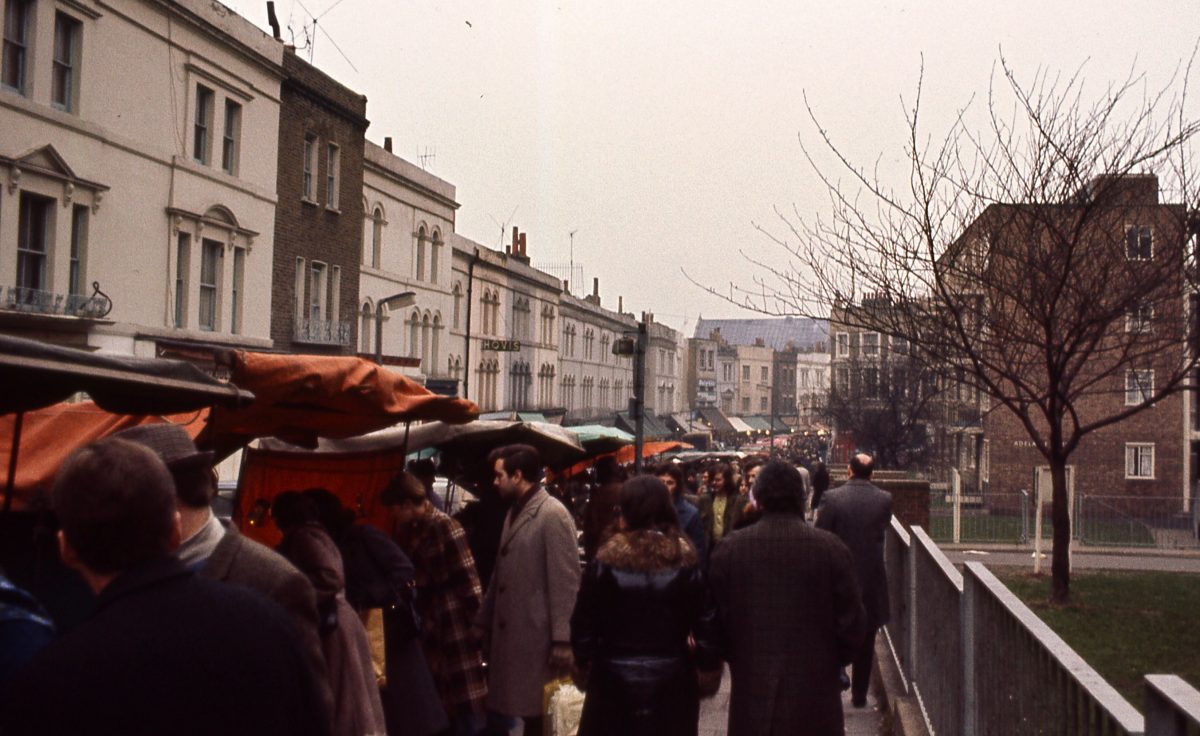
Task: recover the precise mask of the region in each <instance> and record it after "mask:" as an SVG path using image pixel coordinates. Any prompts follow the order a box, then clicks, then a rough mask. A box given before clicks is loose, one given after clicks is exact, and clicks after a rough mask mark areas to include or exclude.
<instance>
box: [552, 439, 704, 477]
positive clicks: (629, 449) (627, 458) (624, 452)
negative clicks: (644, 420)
mask: <svg viewBox="0 0 1200 736" xmlns="http://www.w3.org/2000/svg"><path fill="white" fill-rule="evenodd" d="M690 449H692V446H691V445H689V444H688V443H686V442H677V441H671V442H647V443H645V444H644V445H642V457H643V458H647V457H654V456H656V455H661V454H663V453H664V452H671V451H672V450H690ZM635 453H636V450H635V448H634V446H633V445H626V446H624V447H622V448H621V449H619V450H617V451H615V452H606V453H604V454H602V455H596V456H595V457H589V458H588V459H587V460H584V461H583V462H579V463H575V464H574V465H572V466H571V467H570V468H568V469H566V470H564V471H563V472H562V473H561V474H560V475H561V476H562V477H564V478H570V477H571V476H573V475H578V474H579V473H582V472H583V471H585V470H587V469H588V468H590V467H592V466H593V465H595V464H596V463H597V462H598V461H599V460H600V458H602V457H611V458H615V459H616V461H617V462H618V463H620V464H621V465H627V464H629V463H631V462H633V459H634V455H635Z"/></svg>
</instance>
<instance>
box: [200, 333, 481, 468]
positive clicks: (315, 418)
mask: <svg viewBox="0 0 1200 736" xmlns="http://www.w3.org/2000/svg"><path fill="white" fill-rule="evenodd" d="M232 361H233V365H232V367H231V376H230V380H231V381H232V382H233V383H234V384H236V385H237V386H238V388H241V389H243V390H246V391H250V392H253V394H254V397H255V398H254V403H253V404H251V405H250V406H247V407H244V408H224V407H220V408H214V409H213V412H212V416H211V418H210V420H209V425H208V427H207V429H205V431H204V432H203V433H202V434H201V436H200V439H199V443H200V444H201V445H202V446H205V447H211V448H214V449H216V450H217V451H218V453H219V454H225V453H228V452H231V451H232V450H234V449H236V448H238V447H241V446H243V445H245V444H247V443H248V442H249V441H250V440H252V439H254V438H256V437H278V438H279V439H282V440H284V441H286V442H290V443H292V444H294V445H299V446H302V447H315V446H316V444H317V438H319V437H331V438H345V437H354V436H357V435H360V434H366V433H367V432H373V431H375V430H377V429H383V428H384V427H390V426H392V425H393V424H396V423H398V422H404V421H415V420H435V419H436V420H441V421H443V422H449V423H452V424H457V423H462V422H469V421H470V420H472V419H474V418H475V417H476V416H478V415H479V407H477V406H476V405H475V404H474V403H472V402H470V401H467V400H466V399H460V398H456V397H453V396H442V395H440V394H435V393H433V392H431V391H428V390H427V389H426V388H425V387H424V386H421V385H420V384H419V383H417V382H416V381H413V380H412V379H410V378H408V377H406V376H403V375H400V374H399V373H396V372H393V371H390V370H386V369H380V367H379V366H377V365H375V363H372V362H371V361H367V360H363V359H361V358H355V357H343V356H318V355H283V354H280V355H275V354H267V353H248V352H243V351H237V352H235V353H233V354H232Z"/></svg>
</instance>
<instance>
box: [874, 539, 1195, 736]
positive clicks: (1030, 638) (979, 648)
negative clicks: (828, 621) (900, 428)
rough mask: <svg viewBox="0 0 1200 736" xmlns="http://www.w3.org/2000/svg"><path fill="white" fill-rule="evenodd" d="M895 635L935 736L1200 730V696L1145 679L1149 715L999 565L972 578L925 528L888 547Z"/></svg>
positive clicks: (911, 687)
mask: <svg viewBox="0 0 1200 736" xmlns="http://www.w3.org/2000/svg"><path fill="white" fill-rule="evenodd" d="M884 561H885V563H886V565H887V570H888V586H889V592H890V594H891V621H890V622H889V623H888V624H887V626H886V627H885V628H884V634H885V636H886V640H887V642H888V643H889V645H890V648H891V653H892V655H893V658H894V660H895V663H896V666H897V668H898V669H899V671H900V674H901V678H902V680H903V686H904V687H905V688H906V691H907V694H908V695H911V696H914V697H915V698H916V699H917V701H918V703H919V704H920V707H921V711H922V713H923V715H924V718H925V721H926V726H927V727H928V729H929V731H930V732H931V733H934V734H968V735H974V734H1010V733H1011V734H1041V733H1053V734H1065V735H1074V734H1114V735H1123V734H1130V735H1138V734H1144V735H1145V736H1200V691H1197V690H1196V689H1195V688H1193V687H1191V686H1190V685H1188V684H1187V683H1186V682H1184V681H1183V680H1181V679H1179V678H1178V677H1174V676H1167V675H1149V676H1147V677H1146V695H1145V709H1146V716H1145V718H1144V719H1143V717H1142V714H1141V713H1139V712H1138V711H1137V710H1136V709H1135V708H1134V707H1133V706H1132V705H1131V704H1130V703H1129V702H1128V701H1126V700H1125V699H1124V698H1123V697H1121V695H1120V694H1119V693H1118V692H1117V691H1116V690H1115V689H1113V687H1112V686H1111V685H1109V684H1108V683H1107V682H1105V680H1104V679H1103V678H1102V677H1101V676H1100V675H1099V674H1098V673H1097V672H1096V671H1095V670H1094V669H1093V668H1092V667H1091V666H1090V665H1088V664H1087V662H1085V661H1084V660H1083V659H1082V658H1081V657H1080V656H1079V655H1078V654H1077V653H1076V652H1075V651H1074V650H1073V649H1071V648H1070V647H1069V646H1068V645H1067V644H1066V643H1065V642H1064V641H1063V640H1062V638H1061V637H1059V636H1058V635H1057V634H1055V633H1054V632H1053V631H1051V630H1050V628H1049V627H1048V626H1047V625H1046V624H1045V623H1044V622H1042V620H1041V619H1039V618H1038V617H1037V616H1036V615H1035V614H1034V613H1033V612H1032V611H1031V610H1029V608H1028V607H1027V606H1025V604H1023V603H1022V602H1021V601H1020V600H1019V599H1018V598H1017V597H1016V596H1015V595H1013V593H1012V592H1011V591H1009V590H1008V588H1007V587H1005V586H1004V584H1003V583H1001V582H1000V581H999V580H998V579H997V578H996V577H995V576H994V575H992V573H991V572H989V571H988V570H987V568H985V567H984V566H983V565H982V564H980V563H978V562H968V563H967V564H966V566H965V569H964V571H963V572H962V573H960V572H959V571H958V570H956V569H955V568H954V566H953V565H952V564H951V563H950V560H949V559H948V558H947V557H946V556H945V554H943V553H942V551H941V549H939V548H938V546H937V544H935V543H934V541H933V540H932V539H931V538H930V537H929V535H928V534H926V533H925V531H924V530H923V529H921V528H920V527H913V528H912V529H911V533H910V532H909V531H906V530H905V529H904V528H903V526H902V525H901V524H900V523H899V522H897V521H895V520H893V521H892V526H891V528H890V529H889V531H888V534H887V538H886V539H885V543H884Z"/></svg>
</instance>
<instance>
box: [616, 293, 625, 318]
mask: <svg viewBox="0 0 1200 736" xmlns="http://www.w3.org/2000/svg"><path fill="white" fill-rule="evenodd" d="M617 314H625V297H623V296H618V297H617Z"/></svg>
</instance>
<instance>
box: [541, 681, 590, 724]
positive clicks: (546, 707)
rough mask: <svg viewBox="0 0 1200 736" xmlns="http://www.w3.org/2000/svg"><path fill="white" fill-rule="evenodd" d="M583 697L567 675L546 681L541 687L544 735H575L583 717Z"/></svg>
mask: <svg viewBox="0 0 1200 736" xmlns="http://www.w3.org/2000/svg"><path fill="white" fill-rule="evenodd" d="M583 697H584V695H583V693H582V692H581V691H580V690H579V688H577V687H575V684H574V683H572V682H571V679H570V678H569V677H563V678H559V679H557V680H551V681H550V682H547V683H546V686H545V687H544V688H543V689H542V712H543V713H544V714H545V716H546V718H545V721H544V724H545V725H544V728H545V734H544V736H576V734H577V733H578V732H579V721H580V719H581V718H582V717H583Z"/></svg>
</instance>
